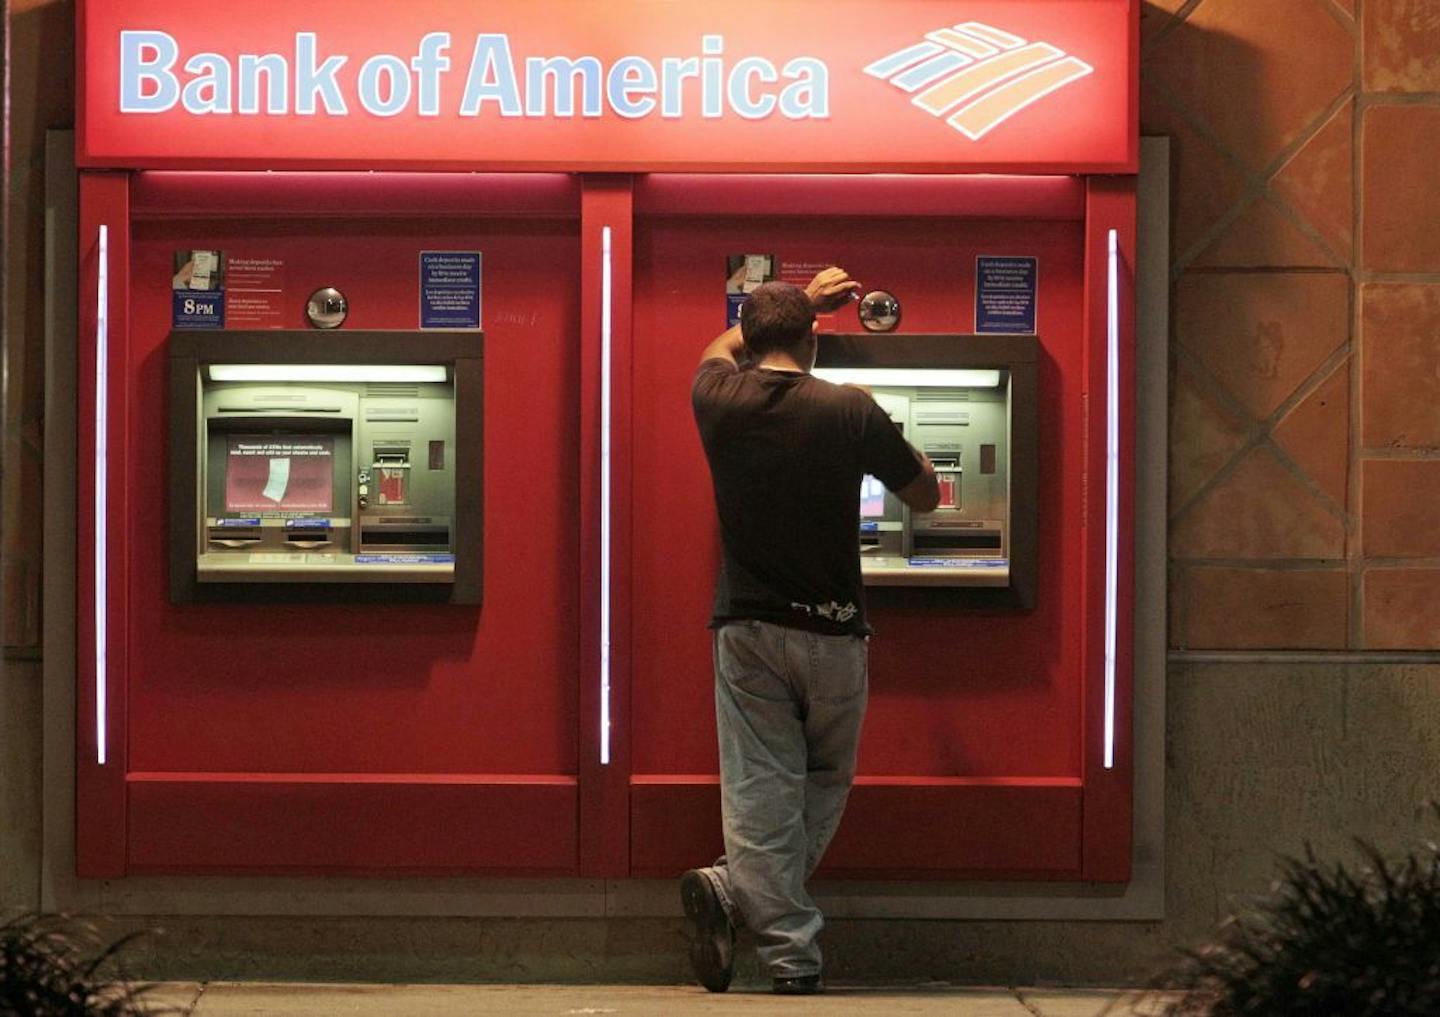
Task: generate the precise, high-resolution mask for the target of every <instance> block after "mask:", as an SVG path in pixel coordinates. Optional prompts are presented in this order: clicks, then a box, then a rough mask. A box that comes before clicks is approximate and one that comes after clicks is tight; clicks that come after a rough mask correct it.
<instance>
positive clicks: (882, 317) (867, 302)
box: [857, 290, 900, 332]
mask: <svg viewBox="0 0 1440 1017" xmlns="http://www.w3.org/2000/svg"><path fill="white" fill-rule="evenodd" d="M857 311H858V313H859V315H860V324H861V325H863V326H864V327H865V330H866V331H867V332H893V331H895V329H896V328H897V327H898V326H899V324H900V301H898V300H896V299H895V296H894V294H892V293H888V292H886V291H885V290H871V291H870V292H869V293H867V294H865V296H863V297H861V298H860V306H859V307H858V308H857Z"/></svg>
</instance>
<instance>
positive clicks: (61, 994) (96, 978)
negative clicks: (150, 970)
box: [0, 914, 161, 1017]
mask: <svg viewBox="0 0 1440 1017" xmlns="http://www.w3.org/2000/svg"><path fill="white" fill-rule="evenodd" d="M136 935H138V933H135V934H131V935H129V936H125V937H123V938H121V939H119V940H116V941H115V942H112V943H109V944H106V943H105V942H104V940H103V939H102V937H101V936H100V934H99V932H98V931H97V930H96V929H95V928H94V927H93V926H90V925H85V924H82V923H79V922H76V921H74V920H72V919H68V918H64V917H59V916H54V915H38V914H23V915H19V916H17V917H15V918H12V919H10V920H9V921H7V922H5V923H4V924H0V1014H15V1015H20V1017H135V1015H140V1014H156V1013H160V1012H161V1011H158V1010H150V1009H147V1008H146V1006H145V1003H144V1002H143V1000H142V999H141V997H142V996H143V995H144V994H145V993H146V992H147V991H148V990H149V989H150V988H151V986H149V985H135V984H132V983H131V982H130V980H129V979H127V978H126V977H125V974H124V972H123V971H122V970H121V968H120V965H119V954H120V952H121V951H122V950H123V949H124V948H125V947H126V946H127V945H128V944H129V943H130V942H131V941H132V940H133V939H134V938H135V936H136Z"/></svg>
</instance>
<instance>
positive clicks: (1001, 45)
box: [865, 21, 1095, 141]
mask: <svg viewBox="0 0 1440 1017" xmlns="http://www.w3.org/2000/svg"><path fill="white" fill-rule="evenodd" d="M1094 70H1095V68H1093V67H1091V66H1090V65H1089V64H1087V63H1086V62H1085V61H1083V60H1078V59H1076V58H1075V57H1073V56H1070V55H1069V54H1067V53H1066V52H1065V51H1064V50H1061V49H1057V48H1056V47H1054V46H1052V45H1050V44H1049V43H1048V42H1027V41H1026V40H1024V39H1022V38H1020V37H1019V36H1017V35H1011V34H1010V33H1009V32H1002V31H1000V29H998V28H991V27H990V26H989V25H982V24H980V22H978V21H966V22H964V23H963V24H959V25H956V26H954V27H953V28H939V29H936V30H935V31H933V32H929V33H927V34H926V36H925V41H923V42H919V43H916V44H915V45H913V46H906V47H905V48H904V49H902V50H898V51H896V52H894V53H891V54H890V55H889V56H887V57H882V58H881V59H879V60H876V61H875V62H874V63H873V64H871V65H870V66H869V67H867V68H865V73H866V74H869V75H870V76H872V77H876V78H882V79H884V80H885V81H888V82H890V84H892V85H894V86H895V87H896V88H899V89H901V90H903V91H906V92H912V93H914V98H913V99H911V100H910V101H911V102H913V103H914V104H915V105H916V106H919V107H920V108H921V109H923V110H925V111H926V112H927V113H929V114H930V115H931V116H935V117H945V118H946V119H945V122H946V123H948V124H949V125H950V126H951V127H953V128H955V129H956V130H957V131H959V132H960V133H961V134H963V135H965V136H966V137H967V138H969V139H970V140H971V141H979V140H980V139H981V138H983V137H985V135H987V134H989V133H990V132H991V131H993V130H994V129H995V128H997V127H999V126H1000V125H1001V124H1003V123H1004V122H1005V121H1006V120H1009V119H1010V118H1011V117H1013V116H1014V115H1015V114H1016V113H1019V112H1020V111H1021V110H1023V109H1025V108H1026V107H1027V106H1030V105H1033V104H1034V103H1037V102H1039V101H1040V100H1041V99H1043V98H1045V96H1047V95H1049V94H1050V93H1051V92H1055V91H1058V90H1059V89H1062V88H1064V87H1065V86H1066V85H1068V84H1070V83H1071V82H1072V81H1078V80H1079V79H1080V78H1083V77H1085V75H1087V74H1091V73H1093V72H1094Z"/></svg>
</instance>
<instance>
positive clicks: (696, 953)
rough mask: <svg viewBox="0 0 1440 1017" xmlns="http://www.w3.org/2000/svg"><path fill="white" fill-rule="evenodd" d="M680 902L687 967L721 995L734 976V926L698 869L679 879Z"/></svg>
mask: <svg viewBox="0 0 1440 1017" xmlns="http://www.w3.org/2000/svg"><path fill="white" fill-rule="evenodd" d="M680 902H681V903H682V904H683V905H684V906H685V921H686V924H687V925H689V927H690V964H691V965H692V966H693V967H694V968H695V977H696V978H697V979H698V980H699V981H700V984H701V985H703V986H705V988H707V989H709V990H710V991H711V992H724V991H725V990H726V989H728V988H730V978H731V976H732V975H734V974H735V927H734V926H732V925H731V924H730V916H729V915H727V914H726V913H725V905H723V904H721V903H720V895H719V894H718V893H716V891H715V884H714V883H712V882H711V881H710V877H709V876H707V875H706V874H705V873H703V872H701V871H700V870H699V869H691V870H690V871H689V872H686V873H685V875H683V876H681V877H680Z"/></svg>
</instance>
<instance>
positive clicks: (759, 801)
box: [707, 621, 868, 978]
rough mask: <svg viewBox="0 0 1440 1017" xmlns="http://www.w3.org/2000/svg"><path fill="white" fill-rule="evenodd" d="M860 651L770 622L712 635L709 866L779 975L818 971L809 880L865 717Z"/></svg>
mask: <svg viewBox="0 0 1440 1017" xmlns="http://www.w3.org/2000/svg"><path fill="white" fill-rule="evenodd" d="M867 658H868V647H867V645H866V642H865V640H864V639H863V638H861V637H859V636H825V635H819V634H817V633H814V632H806V631H804V630H802V629H790V628H784V627H782V626H780V625H771V624H769V623H768V622H759V621H741V622H731V623H729V624H726V625H725V626H723V627H722V628H720V629H719V630H718V631H717V632H716V633H715V718H716V726H717V727H718V729H719V735H720V794H721V810H722V816H723V819H724V824H725V857H724V858H722V859H721V860H720V861H718V862H717V863H716V864H715V867H714V868H713V869H710V870H707V871H708V872H709V873H710V874H711V876H712V878H713V879H714V882H715V883H716V884H717V885H716V889H717V891H718V892H719V895H720V899H721V900H722V901H723V902H724V903H725V907H726V910H727V911H730V912H731V917H732V919H733V920H734V921H735V922H736V924H737V925H738V924H744V925H747V926H749V928H750V930H751V931H752V932H754V933H755V936H756V938H757V940H758V953H759V957H760V962H761V964H763V965H764V966H765V967H766V969H768V970H769V972H770V974H771V975H772V976H773V977H776V978H791V977H795V976H799V975H813V974H818V973H819V971H820V946H819V944H818V943H817V942H816V937H817V936H818V934H819V932H820V928H821V926H822V925H823V924H824V921H823V919H822V918H821V916H820V909H819V908H817V907H816V906H815V902H814V901H813V900H812V899H811V898H810V895H809V893H807V892H806V890H805V881H806V880H807V879H808V878H809V877H810V874H811V873H812V872H813V871H814V870H815V866H816V865H818V864H819V863H820V858H821V856H823V855H824V853H825V848H826V846H827V845H828V844H829V843H830V838H831V836H833V835H834V833H835V828H836V826H838V825H839V823H840V813H841V812H843V811H844V809H845V799H846V797H847V796H848V795H849V793H850V783H851V781H852V779H853V778H854V776H855V749H856V745H857V743H858V742H859V739H860V722H861V721H862V720H863V719H864V716H865V700H866V692H867Z"/></svg>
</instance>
